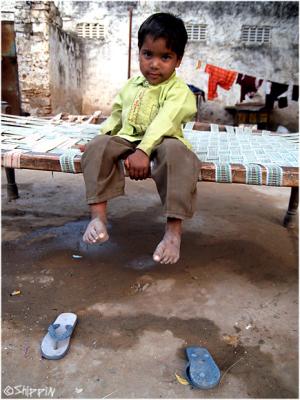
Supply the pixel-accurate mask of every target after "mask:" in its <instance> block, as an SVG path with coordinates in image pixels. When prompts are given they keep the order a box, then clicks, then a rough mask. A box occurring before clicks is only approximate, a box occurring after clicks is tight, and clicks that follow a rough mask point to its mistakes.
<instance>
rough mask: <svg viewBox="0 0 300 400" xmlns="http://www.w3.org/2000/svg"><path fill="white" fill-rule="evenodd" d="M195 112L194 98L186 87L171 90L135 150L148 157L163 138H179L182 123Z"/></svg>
mask: <svg viewBox="0 0 300 400" xmlns="http://www.w3.org/2000/svg"><path fill="white" fill-rule="evenodd" d="M196 112H197V107H196V98H195V95H194V94H193V93H192V91H191V90H190V89H189V88H188V87H185V86H183V85H178V86H177V87H175V88H173V89H171V90H170V91H169V93H168V95H167V98H166V100H165V101H164V104H163V105H162V107H161V108H160V110H159V112H158V114H157V116H156V117H155V118H154V120H153V121H152V122H151V124H150V125H149V127H148V129H147V130H146V133H145V135H144V137H143V139H142V141H141V142H140V144H139V145H138V146H137V149H140V150H142V151H143V152H144V153H146V154H147V155H148V156H149V157H150V155H151V153H152V151H153V150H154V148H155V147H156V146H157V145H159V144H160V143H161V142H162V140H163V138H164V137H166V136H169V137H172V136H177V135H178V136H180V135H181V134H182V133H181V132H182V129H181V125H182V123H184V122H187V121H189V120H191V119H192V117H193V116H194V115H195V114H196Z"/></svg>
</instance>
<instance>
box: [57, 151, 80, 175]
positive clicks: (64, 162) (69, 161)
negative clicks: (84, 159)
mask: <svg viewBox="0 0 300 400" xmlns="http://www.w3.org/2000/svg"><path fill="white" fill-rule="evenodd" d="M78 154H80V150H79V149H69V150H67V151H65V152H64V153H63V154H62V155H61V156H60V157H59V163H60V168H61V171H62V172H71V173H73V174H75V173H76V169H75V164H74V159H75V157H76V156H77V155H78Z"/></svg>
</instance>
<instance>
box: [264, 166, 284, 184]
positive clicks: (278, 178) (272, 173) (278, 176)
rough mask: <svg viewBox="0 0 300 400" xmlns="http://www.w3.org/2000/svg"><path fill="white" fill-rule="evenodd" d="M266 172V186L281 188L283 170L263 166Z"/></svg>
mask: <svg viewBox="0 0 300 400" xmlns="http://www.w3.org/2000/svg"><path fill="white" fill-rule="evenodd" d="M264 167H265V168H266V170H267V176H266V185H267V186H282V179H283V170H282V168H281V167H279V165H265V166H264Z"/></svg>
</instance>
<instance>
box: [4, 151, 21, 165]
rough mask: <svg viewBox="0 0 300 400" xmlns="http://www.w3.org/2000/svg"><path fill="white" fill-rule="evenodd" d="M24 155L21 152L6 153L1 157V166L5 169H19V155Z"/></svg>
mask: <svg viewBox="0 0 300 400" xmlns="http://www.w3.org/2000/svg"><path fill="white" fill-rule="evenodd" d="M22 153H24V151H22V150H18V149H17V150H11V151H7V152H6V153H4V155H3V166H4V167H5V168H20V160H21V154H22Z"/></svg>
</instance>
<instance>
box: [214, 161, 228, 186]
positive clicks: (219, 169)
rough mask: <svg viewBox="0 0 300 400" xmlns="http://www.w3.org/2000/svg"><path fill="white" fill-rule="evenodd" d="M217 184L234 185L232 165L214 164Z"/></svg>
mask: <svg viewBox="0 0 300 400" xmlns="http://www.w3.org/2000/svg"><path fill="white" fill-rule="evenodd" d="M214 166H215V175H216V177H215V180H216V182H219V183H221V182H223V183H232V173H231V166H230V164H223V163H214Z"/></svg>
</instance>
